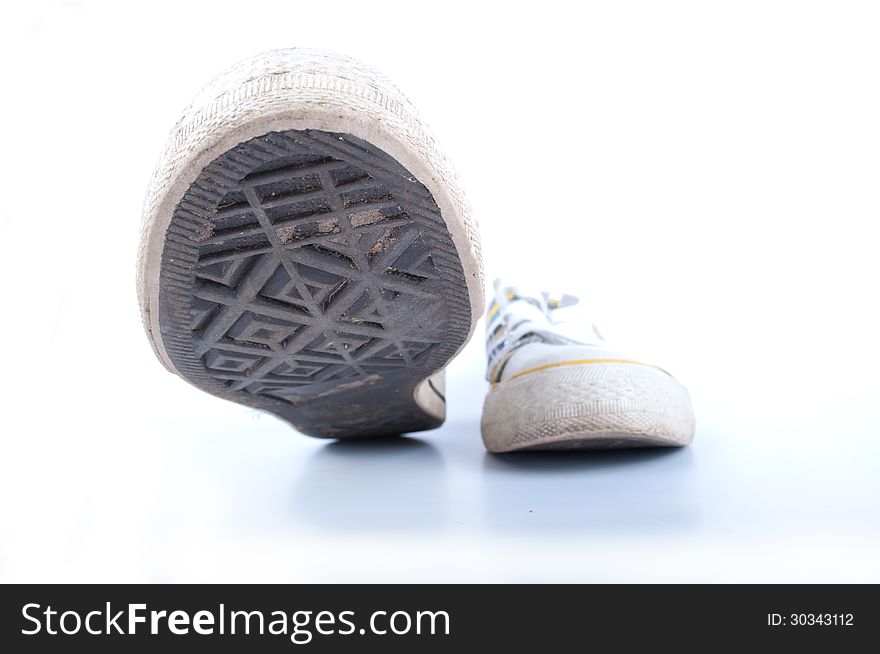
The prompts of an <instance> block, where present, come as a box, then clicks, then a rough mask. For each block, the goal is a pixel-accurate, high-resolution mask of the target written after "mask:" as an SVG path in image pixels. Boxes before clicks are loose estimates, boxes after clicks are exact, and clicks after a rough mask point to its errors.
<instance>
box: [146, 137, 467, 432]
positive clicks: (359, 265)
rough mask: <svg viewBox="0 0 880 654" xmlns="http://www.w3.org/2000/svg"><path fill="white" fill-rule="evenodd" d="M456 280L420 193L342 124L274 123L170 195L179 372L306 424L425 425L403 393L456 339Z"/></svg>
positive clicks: (436, 221) (459, 336) (163, 319)
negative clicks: (326, 127)
mask: <svg viewBox="0 0 880 654" xmlns="http://www.w3.org/2000/svg"><path fill="white" fill-rule="evenodd" d="M466 288H467V286H466V283H465V279H464V273H463V272H462V266H461V262H460V260H459V258H458V255H457V253H456V249H455V246H454V244H453V242H452V238H451V235H450V234H449V231H448V230H447V228H446V224H445V222H444V221H443V218H442V217H441V215H440V210H439V208H438V207H437V204H436V203H435V202H434V199H433V198H432V196H431V194H430V192H429V191H428V190H427V189H426V188H425V187H424V186H423V185H422V184H421V183H419V182H418V181H417V180H416V179H415V178H414V177H413V176H412V175H411V174H410V173H409V172H408V171H407V170H406V169H405V168H403V167H402V166H401V165H400V164H399V163H398V162H397V161H396V160H395V159H393V158H392V157H390V156H389V155H388V154H386V153H385V152H383V151H381V150H379V149H378V148H376V147H374V146H372V145H370V144H369V143H367V142H365V141H362V140H360V139H357V138H355V137H353V136H350V135H346V134H334V133H328V132H320V131H315V130H303V131H295V130H292V131H287V132H271V133H269V134H265V135H263V136H260V137H258V138H255V139H251V140H249V141H246V142H244V143H241V144H239V145H238V146H236V147H234V148H232V149H231V150H229V151H227V152H225V153H224V154H222V155H221V156H219V157H218V158H216V159H215V160H214V161H213V162H211V163H210V164H209V165H208V166H206V167H205V168H204V169H203V170H202V171H201V173H200V174H199V176H198V178H197V179H196V180H195V182H194V183H193V184H192V185H191V186H190V187H189V189H188V190H187V192H186V193H185V194H184V197H183V198H182V200H181V201H180V203H179V204H178V205H177V207H176V209H175V211H174V215H173V217H172V220H171V224H170V226H169V228H168V232H167V235H166V242H165V248H164V251H163V254H162V266H161V272H160V293H159V307H160V327H161V332H162V339H163V343H164V344H165V347H166V350H167V352H168V354H169V357H170V358H171V360H172V362H173V363H174V365H175V367H176V368H177V370H178V371H179V372H180V374H182V375H183V376H184V377H185V378H186V379H187V380H189V381H190V382H191V383H193V384H195V385H196V386H198V387H200V388H202V389H203V390H206V391H208V392H210V393H212V394H214V395H218V396H220V397H223V398H226V399H229V400H232V401H235V402H239V403H242V404H245V405H248V406H252V407H255V408H259V409H264V410H267V411H270V412H272V413H275V414H276V415H279V416H280V417H282V418H284V419H286V420H288V421H290V422H292V423H293V424H294V425H295V426H297V428H298V429H300V430H301V431H303V432H305V433H309V434H312V435H317V436H328V437H348V436H366V435H383V434H390V433H403V432H407V431H417V430H423V429H429V428H432V427H435V426H437V425H438V424H439V422H440V421H439V420H438V419H436V418H433V417H431V416H429V415H428V414H425V413H424V412H423V411H422V410H421V409H420V408H419V407H418V406H417V405H416V404H415V402H414V401H413V400H412V393H413V390H414V388H415V386H416V385H417V384H418V383H419V382H420V381H421V380H423V379H425V378H426V377H428V376H429V375H431V374H432V373H433V372H435V371H437V370H439V369H440V368H442V367H443V366H444V365H445V364H446V363H447V362H448V361H449V359H450V358H451V357H452V356H453V355H454V354H455V352H456V351H457V350H458V348H459V347H460V346H461V344H462V343H463V342H464V341H465V339H466V338H467V334H468V331H469V327H470V320H471V316H470V309H469V306H468V296H467V290H466Z"/></svg>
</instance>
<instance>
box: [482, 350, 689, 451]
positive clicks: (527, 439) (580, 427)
mask: <svg viewBox="0 0 880 654" xmlns="http://www.w3.org/2000/svg"><path fill="white" fill-rule="evenodd" d="M481 428H482V434H483V442H484V443H485V445H486V448H487V449H488V450H489V451H490V452H496V453H500V452H514V451H527V450H561V449H625V448H641V447H682V446H685V445H688V444H689V443H690V442H691V441H692V440H693V434H694V414H693V410H692V408H691V402H690V397H689V396H688V393H687V390H686V389H685V388H684V386H682V385H681V384H679V383H678V382H676V381H675V380H674V379H673V378H672V377H670V376H669V375H667V374H666V373H665V372H663V371H661V370H658V369H656V368H653V367H651V366H644V365H639V364H616V363H608V364H604V363H603V364H592V365H580V366H566V367H560V368H553V369H548V370H543V371H540V372H535V373H533V374H529V375H526V376H523V377H520V378H517V379H511V380H510V381H506V382H501V383H500V384H498V385H496V386H495V387H494V388H493V389H492V390H490V392H489V394H488V395H487V396H486V400H485V404H484V407H483V419H482V424H481Z"/></svg>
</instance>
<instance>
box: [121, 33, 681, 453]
mask: <svg viewBox="0 0 880 654" xmlns="http://www.w3.org/2000/svg"><path fill="white" fill-rule="evenodd" d="M138 297H139V301H140V306H141V314H142V317H143V322H144V328H145V330H146V333H147V336H148V338H149V340H150V343H151V344H152V346H153V349H154V351H155V353H156V355H157V356H158V358H159V359H160V361H161V362H162V363H163V364H164V365H165V366H166V367H167V368H168V369H169V370H170V371H171V372H174V373H176V374H178V375H179V376H181V377H182V378H183V379H185V380H186V381H188V382H190V383H191V384H193V385H195V386H197V387H198V388H201V389H202V390H205V391H207V392H209V393H212V394H214V395H217V396H219V397H222V398H225V399H228V400H231V401H234V402H238V403H241V404H244V405H247V406H250V407H254V408H258V409H261V410H265V411H269V412H271V413H273V414H275V415H277V416H279V417H281V418H282V419H284V420H287V421H288V422H290V423H292V424H293V425H294V426H295V427H296V428H297V429H298V430H300V431H301V432H303V433H306V434H311V435H315V436H323V437H330V438H357V437H367V436H377V435H388V434H400V433H408V432H414V431H422V430H426V429H432V428H434V427H437V426H439V425H440V424H442V422H443V420H444V418H445V413H446V401H445V397H444V381H443V380H444V372H443V371H444V368H445V367H446V365H447V364H448V363H449V362H450V361H451V360H452V358H453V357H454V356H455V355H456V354H458V353H459V352H460V351H461V349H462V348H463V347H464V346H465V344H466V343H467V342H468V340H469V339H470V337H471V335H472V334H473V331H474V329H475V327H476V324H477V322H478V320H479V318H480V317H481V315H482V313H483V307H484V306H485V298H484V291H483V266H482V259H481V254H480V240H479V234H478V230H477V226H476V222H475V221H474V219H473V218H472V216H471V214H470V212H469V209H468V206H467V203H466V201H465V200H464V196H463V194H462V192H461V190H460V188H459V185H458V182H457V179H456V177H455V174H454V172H453V169H452V166H451V165H450V164H449V162H448V160H447V159H446V157H445V156H444V155H443V154H442V153H441V152H440V150H439V149H438V148H437V145H436V143H435V141H434V139H433V138H432V137H431V135H430V133H429V132H428V129H427V128H426V126H425V125H424V124H423V123H422V121H421V120H420V119H419V117H418V115H417V113H416V111H415V109H414V107H413V106H412V104H411V103H410V102H409V101H408V100H407V99H406V98H405V97H404V96H403V95H402V93H401V92H400V91H399V90H398V89H397V88H396V87H395V86H394V85H393V84H392V83H391V82H390V81H388V80H387V79H386V78H384V77H383V76H382V75H381V74H379V73H378V72H376V71H375V70H372V69H370V68H368V67H366V66H364V65H363V64H361V63H360V62H357V61H355V60H353V59H350V58H348V57H341V56H338V55H333V54H329V53H326V52H321V51H312V50H300V49H291V50H277V51H271V52H266V53H263V54H261V55H258V56H256V57H254V58H252V59H249V60H246V61H244V62H241V63H240V64H238V65H236V66H234V67H233V68H231V69H229V70H227V71H226V72H224V73H223V74H221V75H220V76H218V77H217V78H215V79H214V80H213V81H212V82H211V83H209V84H208V86H207V87H206V88H205V89H203V90H202V91H201V93H199V95H198V96H197V97H196V98H195V100H194V101H193V103H192V104H191V105H190V106H189V107H188V108H187V109H186V110H185V111H184V113H183V115H182V117H181V118H180V120H179V121H178V122H177V124H176V125H175V127H174V129H173V131H172V134H171V136H170V138H169V140H168V143H167V145H166V148H165V150H164V152H163V154H162V156H161V159H160V162H159V165H158V166H157V168H156V172H155V174H154V176H153V179H152V182H151V184H150V188H149V190H148V193H147V198H146V202H145V209H144V222H143V232H142V238H141V247H140V251H139V265H138ZM486 326H487V355H488V366H487V377H488V379H489V382H490V384H491V387H490V390H489V392H488V395H487V397H486V401H485V406H484V411H483V419H482V433H483V439H484V442H485V444H486V446H487V448H488V449H489V450H490V451H493V452H507V451H512V450H521V449H545V448H568V447H614V446H640V445H642V446H643V445H684V444H687V443H688V442H689V441H690V440H691V438H692V436H693V413H692V410H691V407H690V401H689V398H688V395H687V392H686V391H685V390H684V388H683V387H682V386H681V385H680V384H679V383H678V382H676V381H675V380H674V379H673V378H672V377H671V376H669V375H668V374H667V373H665V372H664V371H662V370H660V369H659V368H656V367H654V366H650V365H646V364H643V363H638V362H636V361H632V360H629V359H627V357H625V356H624V355H622V354H619V353H616V352H614V351H612V350H610V349H609V348H608V347H607V346H606V345H605V343H604V341H603V340H602V338H601V337H600V336H599V335H598V332H597V331H596V330H595V328H594V327H593V326H592V325H590V324H589V323H588V322H586V321H584V320H583V319H582V317H581V316H580V314H579V305H578V304H577V302H576V299H575V298H574V297H573V296H562V297H559V298H555V297H553V296H551V295H548V294H546V293H543V292H529V291H528V290H526V289H525V288H523V287H515V286H508V285H505V284H502V283H496V285H495V296H494V299H493V300H492V302H491V304H490V305H489V309H488V312H487V314H486Z"/></svg>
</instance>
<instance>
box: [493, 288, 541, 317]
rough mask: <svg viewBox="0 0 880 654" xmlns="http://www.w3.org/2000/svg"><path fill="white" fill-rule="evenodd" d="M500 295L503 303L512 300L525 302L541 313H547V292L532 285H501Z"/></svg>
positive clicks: (509, 302) (508, 302) (511, 301)
mask: <svg viewBox="0 0 880 654" xmlns="http://www.w3.org/2000/svg"><path fill="white" fill-rule="evenodd" d="M500 290H501V293H500V295H501V297H502V298H503V300H504V304H505V305H507V304H511V303H513V302H526V303H528V304H531V305H532V306H534V307H536V308H537V309H538V310H540V311H541V313H544V314H546V313H549V312H550V306H549V305H548V304H547V293H545V292H544V291H542V290H541V289H539V288H538V287H534V286H523V285H517V286H502V287H501V289H500Z"/></svg>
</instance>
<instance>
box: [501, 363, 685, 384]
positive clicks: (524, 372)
mask: <svg viewBox="0 0 880 654" xmlns="http://www.w3.org/2000/svg"><path fill="white" fill-rule="evenodd" d="M595 363H628V364H632V365H637V366H645V367H647V368H656V369H657V370H660V371H661V372H664V373H665V372H666V371H665V370H663V369H662V368H657V366H652V365H651V364H650V363H643V362H641V361H634V360H632V359H575V360H573V361H557V362H555V363H545V364H544V365H542V366H535V367H534V368H529V369H527V370H521V371H520V372H518V373H516V374H515V375H511V376H510V377H509V378H508V379H504V380H502V381H499V382H495V383H494V384H492V386H493V387H495V386H498V385H499V384H504V383H505V382H509V381H513V380H514V379H518V378H520V377H525V376H526V375H531V374H532V373H533V372H541V371H542V370H551V369H553V368H563V367H565V366H586V365H591V364H595ZM666 374H669V373H666Z"/></svg>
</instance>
